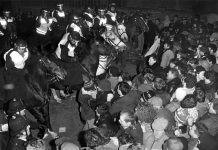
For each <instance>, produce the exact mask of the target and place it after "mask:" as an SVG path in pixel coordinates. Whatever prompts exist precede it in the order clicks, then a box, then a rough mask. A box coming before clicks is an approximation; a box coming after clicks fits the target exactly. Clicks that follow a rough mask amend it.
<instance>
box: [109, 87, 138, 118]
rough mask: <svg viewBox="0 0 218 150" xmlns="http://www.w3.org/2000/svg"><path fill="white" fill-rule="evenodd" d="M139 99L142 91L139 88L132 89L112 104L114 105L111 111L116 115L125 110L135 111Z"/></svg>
mask: <svg viewBox="0 0 218 150" xmlns="http://www.w3.org/2000/svg"><path fill="white" fill-rule="evenodd" d="M139 101H140V92H139V91H137V90H132V91H130V92H129V93H128V94H126V95H125V96H123V97H121V98H120V99H119V100H117V101H116V102H114V103H113V104H112V106H111V107H110V113H111V114H112V115H114V114H116V113H119V112H121V111H123V110H129V111H134V109H135V107H136V105H137V104H138V102H139Z"/></svg>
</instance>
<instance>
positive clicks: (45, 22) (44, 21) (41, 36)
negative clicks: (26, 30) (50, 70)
mask: <svg viewBox="0 0 218 150" xmlns="http://www.w3.org/2000/svg"><path fill="white" fill-rule="evenodd" d="M54 20H55V19H54V18H52V17H50V16H49V11H48V10H47V9H45V8H43V9H42V10H41V15H40V16H37V17H36V37H35V40H36V41H34V42H35V45H36V46H37V47H39V48H40V50H43V49H44V48H45V46H46V45H47V44H48V43H49V42H50V32H51V30H52V28H51V25H52V24H53V21H54Z"/></svg>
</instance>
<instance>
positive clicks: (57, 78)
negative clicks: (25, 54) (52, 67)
mask: <svg viewBox="0 0 218 150" xmlns="http://www.w3.org/2000/svg"><path fill="white" fill-rule="evenodd" d="M45 59H46V58H40V59H39V62H40V63H41V64H42V65H43V66H44V67H45V68H47V66H46V62H45V61H46V60H47V59H46V60H45ZM48 61H49V60H48ZM45 76H47V77H51V79H50V80H49V82H50V83H55V82H59V81H61V80H63V79H61V77H59V76H58V75H57V74H56V73H54V74H52V73H49V72H48V71H46V72H45Z"/></svg>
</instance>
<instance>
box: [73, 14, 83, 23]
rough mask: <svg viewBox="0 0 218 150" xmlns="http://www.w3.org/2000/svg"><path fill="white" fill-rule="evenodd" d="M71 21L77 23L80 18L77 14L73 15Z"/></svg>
mask: <svg viewBox="0 0 218 150" xmlns="http://www.w3.org/2000/svg"><path fill="white" fill-rule="evenodd" d="M71 19H72V22H74V23H78V22H79V21H80V19H81V17H80V15H79V14H74V15H73V16H72V18H71Z"/></svg>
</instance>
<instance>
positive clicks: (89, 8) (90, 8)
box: [85, 6, 93, 14]
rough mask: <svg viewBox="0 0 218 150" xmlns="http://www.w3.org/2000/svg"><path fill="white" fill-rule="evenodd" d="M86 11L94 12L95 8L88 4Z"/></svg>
mask: <svg viewBox="0 0 218 150" xmlns="http://www.w3.org/2000/svg"><path fill="white" fill-rule="evenodd" d="M85 12H87V13H90V14H92V13H93V8H92V7H91V6H86V8H85Z"/></svg>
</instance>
